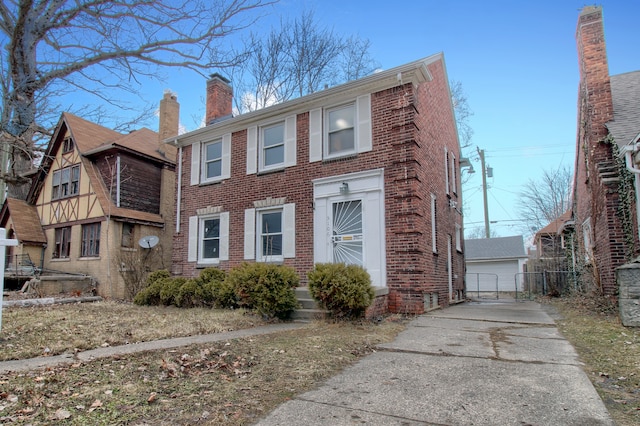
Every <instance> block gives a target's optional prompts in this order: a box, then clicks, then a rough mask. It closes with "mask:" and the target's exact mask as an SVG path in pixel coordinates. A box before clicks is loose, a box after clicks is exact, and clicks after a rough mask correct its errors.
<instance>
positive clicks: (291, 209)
mask: <svg viewBox="0 0 640 426" xmlns="http://www.w3.org/2000/svg"><path fill="white" fill-rule="evenodd" d="M275 211H281V212H282V218H281V220H282V228H281V232H282V255H277V256H263V253H262V214H264V213H273V212H275ZM244 220H245V221H244V258H245V260H255V261H257V262H282V261H284V259H288V258H295V257H296V223H295V204H294V203H289V204H281V205H278V206H270V207H265V208H258V209H256V208H253V209H246V210H245V211H244Z"/></svg>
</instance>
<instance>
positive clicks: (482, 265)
mask: <svg viewBox="0 0 640 426" xmlns="http://www.w3.org/2000/svg"><path fill="white" fill-rule="evenodd" d="M464 247H465V261H466V265H467V277H466V285H467V294H473V292H477V293H496V292H515V291H516V285H517V290H518V291H522V283H523V276H524V274H523V272H524V265H525V263H526V262H527V258H528V257H527V254H526V252H525V249H524V240H523V238H522V235H515V236H511V237H495V238H478V239H470V240H465V241H464Z"/></svg>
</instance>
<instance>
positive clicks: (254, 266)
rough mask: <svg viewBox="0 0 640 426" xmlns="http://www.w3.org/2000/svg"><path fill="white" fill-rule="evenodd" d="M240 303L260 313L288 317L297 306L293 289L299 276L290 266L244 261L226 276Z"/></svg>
mask: <svg viewBox="0 0 640 426" xmlns="http://www.w3.org/2000/svg"><path fill="white" fill-rule="evenodd" d="M227 281H228V284H229V285H230V286H231V288H232V289H233V291H234V293H235V297H236V302H237V304H238V306H240V307H243V308H247V309H253V310H255V311H257V312H258V313H259V314H261V315H264V316H267V317H270V318H273V317H276V318H280V319H287V318H289V317H290V316H291V314H292V313H293V311H294V310H295V309H296V308H297V307H298V300H297V299H296V295H295V292H294V290H293V289H294V288H295V287H297V286H298V282H299V277H298V275H297V274H296V272H295V270H294V269H293V268H291V267H288V266H283V265H274V264H268V263H243V264H242V265H240V266H237V267H235V268H233V269H232V270H231V271H230V272H229V276H228V277H227Z"/></svg>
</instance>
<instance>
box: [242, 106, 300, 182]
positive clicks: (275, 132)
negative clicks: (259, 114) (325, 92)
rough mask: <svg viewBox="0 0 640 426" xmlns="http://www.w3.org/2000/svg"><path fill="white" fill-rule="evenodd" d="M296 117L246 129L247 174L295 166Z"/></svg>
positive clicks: (288, 117) (292, 116) (291, 116)
mask: <svg viewBox="0 0 640 426" xmlns="http://www.w3.org/2000/svg"><path fill="white" fill-rule="evenodd" d="M296 120H297V116H296V115H290V116H287V117H284V119H280V121H271V122H269V123H264V124H259V125H257V126H251V127H249V128H248V129H247V174H248V175H250V174H254V173H260V172H269V171H273V170H281V169H284V168H285V167H291V166H295V165H296V157H297V155H296Z"/></svg>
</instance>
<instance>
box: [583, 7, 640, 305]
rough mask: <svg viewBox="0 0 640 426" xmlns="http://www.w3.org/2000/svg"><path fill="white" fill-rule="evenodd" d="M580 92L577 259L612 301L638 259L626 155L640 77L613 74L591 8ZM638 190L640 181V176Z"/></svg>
mask: <svg viewBox="0 0 640 426" xmlns="http://www.w3.org/2000/svg"><path fill="white" fill-rule="evenodd" d="M576 40H577V45H578V61H579V66H580V86H579V91H578V128H577V145H576V164H575V181H574V192H573V222H572V223H571V225H573V224H575V232H576V238H575V242H576V246H577V247H576V248H577V250H576V261H577V262H578V263H579V264H582V265H583V266H584V274H583V277H592V278H593V283H594V285H595V287H596V288H598V289H600V290H601V291H602V292H603V293H604V294H606V295H613V294H616V292H617V285H616V280H615V268H616V267H618V266H621V265H622V264H624V263H625V262H627V261H628V260H630V259H631V258H633V257H635V256H637V255H638V253H639V251H638V248H639V247H640V244H638V225H637V214H636V201H635V196H634V194H635V192H634V188H633V186H634V184H633V178H629V173H628V172H626V171H625V166H624V162H623V160H621V156H620V154H619V153H620V152H621V151H625V150H626V148H625V147H626V146H627V145H628V144H630V143H632V142H633V140H634V139H635V138H637V136H638V134H639V133H640V107H639V99H640V72H637V71H636V72H631V73H625V74H620V75H613V76H610V75H609V66H608V62H607V52H606V43H605V37H604V24H603V19H602V8H601V7H597V6H587V7H585V8H583V10H582V11H581V13H580V16H579V18H578V25H577V31H576ZM636 185H637V178H636Z"/></svg>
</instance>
